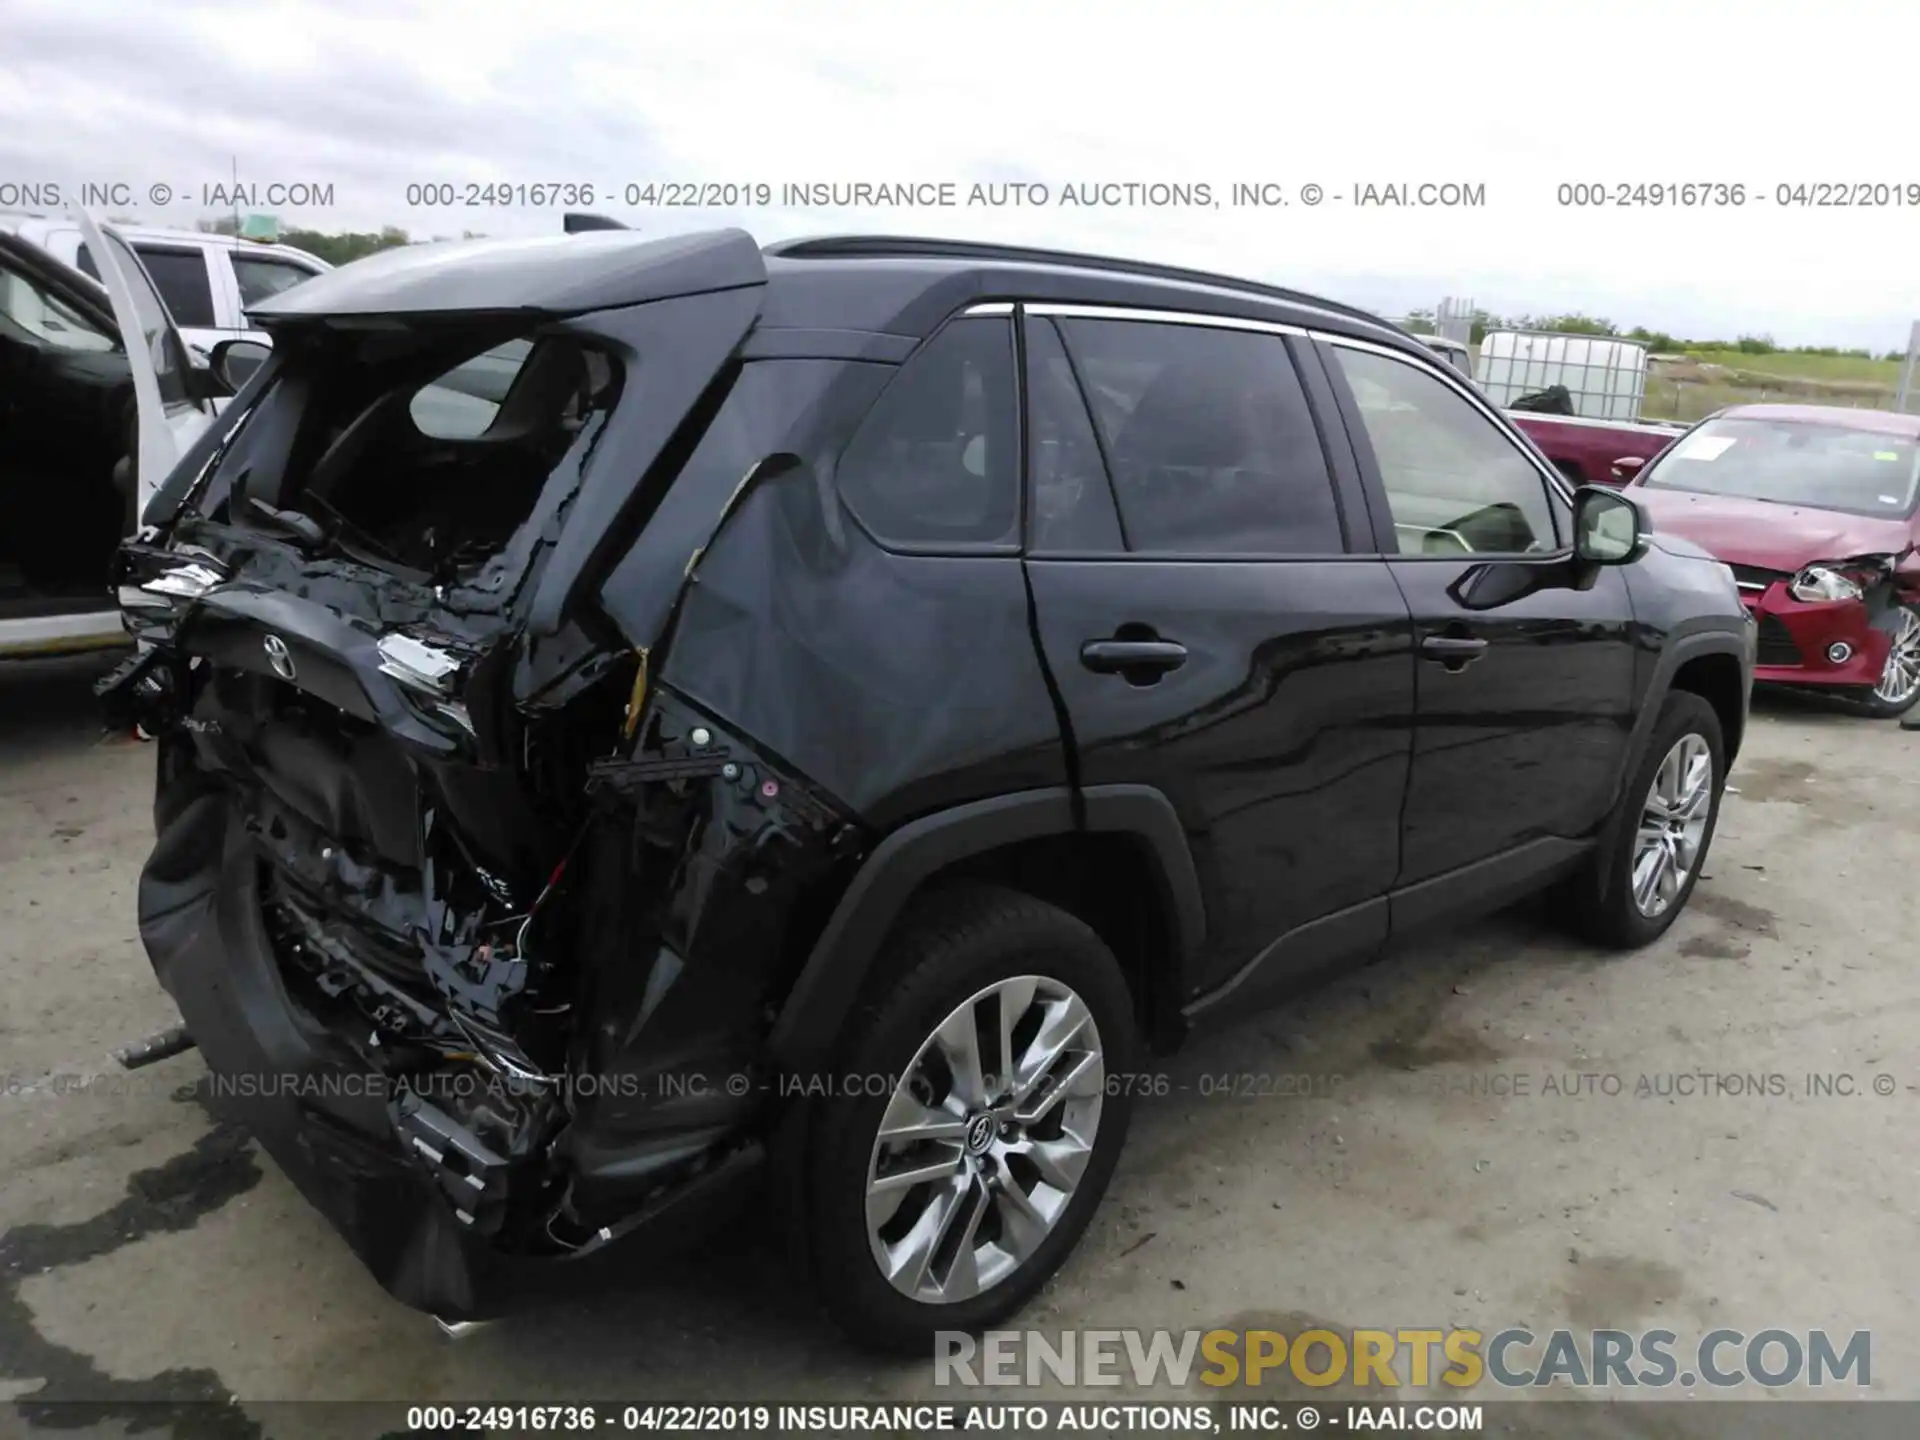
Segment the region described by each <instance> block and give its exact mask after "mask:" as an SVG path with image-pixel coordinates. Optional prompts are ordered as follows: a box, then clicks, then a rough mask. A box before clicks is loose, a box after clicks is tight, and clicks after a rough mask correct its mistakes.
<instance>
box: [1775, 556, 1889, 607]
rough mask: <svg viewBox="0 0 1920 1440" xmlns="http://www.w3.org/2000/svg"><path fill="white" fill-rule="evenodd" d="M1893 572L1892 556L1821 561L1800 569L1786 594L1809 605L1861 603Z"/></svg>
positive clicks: (1788, 584)
mask: <svg viewBox="0 0 1920 1440" xmlns="http://www.w3.org/2000/svg"><path fill="white" fill-rule="evenodd" d="M1892 569H1893V558H1892V557H1891V556H1879V557H1874V558H1870V559H1864V560H1818V561H1815V562H1814V563H1813V564H1811V565H1804V566H1802V567H1801V568H1800V570H1799V572H1798V573H1796V574H1795V575H1794V577H1793V579H1791V580H1790V581H1788V582H1787V593H1788V594H1789V595H1791V596H1793V598H1794V599H1796V600H1800V601H1804V602H1805V603H1807V604H1818V603H1819V602H1821V601H1826V600H1860V599H1864V598H1865V596H1866V593H1867V591H1868V590H1869V589H1870V588H1872V587H1873V586H1874V585H1876V584H1878V583H1879V582H1880V581H1882V580H1884V579H1885V578H1886V577H1887V574H1888V572H1890V571H1891V570H1892Z"/></svg>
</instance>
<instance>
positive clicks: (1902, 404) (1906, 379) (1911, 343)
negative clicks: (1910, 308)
mask: <svg viewBox="0 0 1920 1440" xmlns="http://www.w3.org/2000/svg"><path fill="white" fill-rule="evenodd" d="M1916 354H1920V320H1916V321H1914V322H1913V329H1912V330H1911V331H1909V332H1908V334H1907V361H1906V364H1904V365H1902V366H1901V367H1900V394H1899V396H1898V397H1897V398H1896V399H1895V400H1894V402H1893V408H1894V409H1896V410H1898V411H1901V412H1902V413H1905V411H1906V408H1907V396H1908V395H1910V394H1911V393H1912V392H1913V362H1914V356H1915V355H1916Z"/></svg>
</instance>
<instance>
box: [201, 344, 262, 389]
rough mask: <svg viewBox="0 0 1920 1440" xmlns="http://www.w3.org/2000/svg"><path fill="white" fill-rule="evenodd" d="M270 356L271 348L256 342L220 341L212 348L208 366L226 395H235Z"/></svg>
mask: <svg viewBox="0 0 1920 1440" xmlns="http://www.w3.org/2000/svg"><path fill="white" fill-rule="evenodd" d="M271 354H273V347H272V346H271V345H262V344H261V343H260V342H259V341H258V340H222V341H221V342H220V343H219V344H217V345H215V346H214V347H213V358H212V359H211V360H210V361H209V362H208V365H209V368H211V369H212V371H213V373H214V377H215V378H216V379H218V380H219V382H220V383H221V384H222V385H224V386H226V387H227V393H228V394H229V395H236V394H238V393H239V391H240V387H241V386H242V385H245V384H246V383H247V381H249V380H251V379H252V378H253V377H254V373H255V372H256V371H258V370H259V368H260V367H261V366H262V365H264V364H266V363H267V357H268V356H269V355H271Z"/></svg>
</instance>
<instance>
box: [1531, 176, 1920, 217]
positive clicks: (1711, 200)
mask: <svg viewBox="0 0 1920 1440" xmlns="http://www.w3.org/2000/svg"><path fill="white" fill-rule="evenodd" d="M1554 200H1555V202H1556V203H1558V204H1559V205H1562V206H1567V207H1573V208H1587V209H1594V208H1598V209H1666V210H1738V209H1744V208H1746V207H1748V206H1759V205H1765V206H1771V207H1778V208H1783V209H1790V210H1803V209H1804V210H1824V209H1856V210H1874V209H1879V210H1895V209H1920V180H1782V181H1780V182H1778V183H1776V184H1772V185H1765V184H1760V185H1756V184H1749V183H1747V182H1746V181H1741V180H1613V181H1608V180H1577V181H1562V182H1561V183H1560V184H1558V185H1557V186H1555V187H1554Z"/></svg>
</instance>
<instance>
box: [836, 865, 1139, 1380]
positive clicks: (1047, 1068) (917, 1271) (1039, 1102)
mask: <svg viewBox="0 0 1920 1440" xmlns="http://www.w3.org/2000/svg"><path fill="white" fill-rule="evenodd" d="M888 950H889V952H890V953H889V955H888V956H887V958H886V960H885V961H884V962H883V963H885V965H886V970H885V972H884V975H883V976H882V977H881V981H880V983H879V984H878V985H876V986H874V987H872V989H871V991H870V993H869V995H868V996H867V998H866V1000H865V1001H864V1002H863V1004H862V1005H861V1006H860V1008H859V1009H858V1010H857V1011H856V1012H855V1013H854V1015H853V1016H852V1017H850V1019H849V1022H848V1028H847V1031H846V1034H845V1043H844V1044H843V1046H842V1047H841V1051H840V1061H839V1064H838V1067H837V1074H838V1075H839V1077H841V1080H842V1081H843V1084H844V1088H845V1089H846V1090H847V1091H848V1092H850V1093H847V1094H845V1095H839V1094H836V1095H835V1096H834V1097H833V1098H829V1099H827V1100H825V1101H824V1102H823V1103H822V1108H821V1112H820V1114H819V1117H818V1119H817V1121H816V1122H815V1124H814V1126H813V1127H812V1132H811V1140H810V1143H809V1145H808V1147H807V1148H808V1153H807V1155H806V1157H805V1160H804V1165H805V1174H804V1183H805V1185H806V1188H807V1193H808V1201H809V1203H808V1206H807V1211H808V1216H809V1224H808V1227H807V1228H808V1232H809V1233H808V1234H807V1236H806V1237H805V1243H806V1244H807V1245H808V1247H809V1250H810V1254H809V1255H808V1257H807V1259H808V1264H807V1269H808V1271H809V1273H810V1274H811V1275H812V1276H813V1277H814V1284H815V1286H816V1287H817V1289H818V1291H819V1295H820V1300H821V1303H822V1305H823V1307H824V1308H825V1309H826V1311H827V1313H828V1314H829V1315H830V1316H831V1317H832V1319H833V1320H834V1321H835V1322H836V1323H837V1324H838V1325H839V1326H840V1327H841V1328H842V1329H843V1330H845V1331H846V1332H847V1334H848V1335H850V1336H851V1337H852V1338H853V1339H855V1340H857V1341H859V1342H861V1343H863V1344H866V1345H870V1346H874V1347H876V1348H881V1349H888V1350H899V1351H905V1352H909V1353H919V1354H926V1353H928V1352H929V1350H930V1348H931V1346H932V1342H933V1336H934V1334H935V1332H936V1331H941V1330H968V1331H972V1330H978V1329H981V1328H983V1327H985V1326H988V1325H992V1324H993V1323H995V1322H996V1321H999V1320H1001V1319H1004V1318H1005V1317H1006V1316H1008V1315H1010V1314H1012V1313H1013V1312H1014V1311H1016V1310H1018V1309H1019V1308H1020V1307H1021V1306H1022V1305H1024V1304H1025V1303H1026V1302H1027V1301H1028V1300H1029V1299H1030V1298H1031V1297H1032V1296H1033V1294H1034V1292H1035V1291H1037V1290H1038V1289H1039V1288H1040V1286H1041V1285H1043V1284H1044V1283H1045V1282H1046V1280H1047V1278H1048V1277H1049V1276H1051V1275H1052V1274H1053V1272H1054V1271H1055V1270H1056V1269H1058V1268H1059V1266H1060V1264H1061V1262H1062V1261H1063V1260H1065V1259H1066V1257H1067V1255H1068V1254H1069V1253H1070V1252H1071V1251H1072V1249H1073V1247H1074V1245H1075V1243H1077V1242H1078V1240H1079V1238H1080V1236H1081V1234H1082V1233H1083V1232H1084V1231H1085V1229H1086V1227H1087V1223H1088V1221H1089V1220H1090V1219H1091V1218H1092V1215H1093V1212H1094V1209H1095V1208H1096V1207H1097V1206H1098V1205H1099V1203H1100V1197H1101V1195H1102V1194H1103V1193H1104V1192H1105V1190H1106V1187H1107V1182H1108V1180H1109V1179H1110V1178H1111V1176H1112V1174H1113V1168H1114V1165H1115V1163H1116V1162H1117V1161H1118V1159H1119V1154H1120V1149H1121V1146H1122V1144H1123V1142H1124V1140H1125V1136H1126V1128H1127V1119H1128V1096H1127V1094H1126V1092H1125V1087H1124V1086H1112V1085H1109V1084H1108V1083H1107V1077H1108V1076H1110V1075H1121V1074H1124V1073H1125V1072H1126V1071H1127V1069H1128V1067H1129V1066H1131V1065H1132V1063H1133V1056H1134V1053H1135V1047H1136V1044H1137V1041H1136V1038H1135V1037H1136V1025H1135V1020H1134V1015H1133V1005H1132V998H1131V995H1130V992H1129V991H1128V988H1127V984H1126V981H1125V979H1124V977H1123V976H1122V974H1121V972H1120V967H1119V965H1118V963H1117V962H1116V961H1115V960H1114V957H1113V954H1112V952H1111V951H1110V950H1108V948H1107V947H1106V945H1105V944H1104V943H1103V942H1102V941H1101V940H1100V937H1099V936H1098V935H1096V934H1095V933H1094V932H1093V930H1092V929H1091V928H1089V927H1088V926H1087V925H1086V924H1084V923H1083V922H1082V921H1080V920H1078V919H1076V918H1075V917H1074V916H1072V915H1069V914H1068V913H1066V912H1065V911H1063V910H1061V909H1058V908H1057V907H1055V906H1052V905H1049V904H1047V903H1045V902H1043V901H1040V900H1037V899H1035V898H1033V897H1032V896H1029V895H1025V894H1022V893H1020V892H1018V891H1013V890H1006V889H1001V888H999V887H995V886H985V885H967V886H963V887H955V888H952V889H948V890H944V891H941V892H937V893H936V894H934V895H931V896H929V897H927V898H926V899H925V900H924V901H922V902H919V903H917V904H916V905H915V906H914V907H913V909H912V910H911V911H910V912H909V914H908V916H907V917H906V919H905V920H904V921H903V923H902V925H901V927H900V929H899V930H898V932H896V935H895V937H894V938H893V939H892V940H890V941H889V943H888ZM874 1077H880V1078H878V1079H877V1080H876V1079H875V1078H874ZM845 1082H850V1083H845ZM1109 1091H1113V1092H1114V1093H1109Z"/></svg>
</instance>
